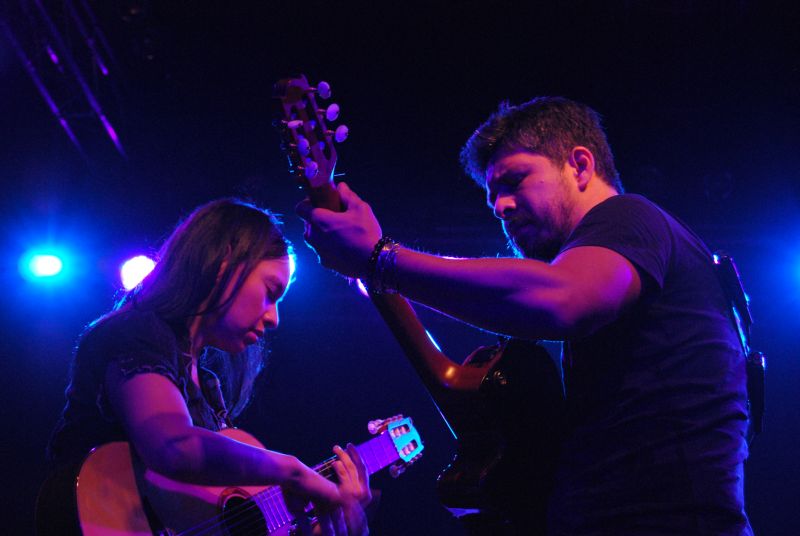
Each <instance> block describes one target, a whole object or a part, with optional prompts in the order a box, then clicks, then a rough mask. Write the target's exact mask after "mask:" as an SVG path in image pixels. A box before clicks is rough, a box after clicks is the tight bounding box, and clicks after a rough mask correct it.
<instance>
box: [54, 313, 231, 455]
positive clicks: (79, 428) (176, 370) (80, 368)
mask: <svg viewBox="0 0 800 536" xmlns="http://www.w3.org/2000/svg"><path fill="white" fill-rule="evenodd" d="M179 333H180V330H179V329H178V328H176V327H173V326H170V325H169V324H168V323H167V322H165V321H164V320H162V319H161V318H159V317H158V316H157V315H156V314H155V313H153V312H147V311H138V310H135V309H132V310H126V311H121V312H116V313H112V314H110V315H108V316H106V317H103V318H101V319H100V320H98V321H96V322H95V323H94V324H92V325H91V326H90V327H89V328H88V329H87V330H86V332H85V333H84V334H83V335H82V337H81V339H80V342H79V344H78V348H77V350H76V352H75V357H74V360H73V363H72V371H71V381H70V384H69V386H68V387H67V392H66V395H67V404H66V406H65V408H64V411H63V413H62V415H61V418H60V420H59V422H58V424H57V426H56V429H55V431H54V433H53V436H52V438H51V440H50V445H49V446H48V457H49V458H50V459H51V461H52V462H54V463H55V464H56V465H58V466H62V465H64V464H68V463H73V462H76V461H80V460H81V459H82V458H83V457H85V456H86V455H87V454H88V453H89V451H91V449H92V448H94V447H96V446H98V445H102V444H104V443H108V442H111V441H126V440H127V437H126V434H125V431H124V429H123V427H122V424H121V423H120V421H119V419H118V418H117V416H116V415H114V410H113V408H112V406H111V403H110V401H109V399H108V392H107V389H108V385H107V383H106V382H107V380H108V379H109V378H110V379H111V381H115V380H114V379H116V381H125V379H127V378H130V377H131V376H133V375H135V374H141V373H146V372H151V373H157V374H161V375H163V376H165V377H166V378H168V379H169V380H170V381H172V383H174V384H175V386H176V387H177V388H178V390H179V391H180V392H181V394H182V395H183V399H184V400H185V401H186V405H187V408H188V409H189V413H190V415H191V417H192V421H193V423H194V424H195V425H196V426H201V427H203V428H207V429H209V430H215V431H216V430H219V429H220V428H221V427H224V426H225V424H224V419H225V415H226V414H225V408H224V402H218V403H217V406H221V407H213V408H212V406H211V405H209V403H208V401H207V400H212V401H214V400H216V401H221V400H222V396H221V394H220V393H219V391H218V389H219V384H218V382H216V381H215V379H216V377H215V376H214V374H213V373H212V372H211V371H209V370H205V369H202V368H201V369H199V376H200V383H201V384H202V385H203V386H204V388H203V389H201V388H198V386H197V385H196V384H195V383H194V382H193V381H192V379H191V376H190V370H189V369H188V367H187V365H189V361H187V358H186V357H185V356H184V354H183V353H182V351H181V348H180V344H179V341H180V339H181V337H180V335H179ZM110 367H112V368H111V369H109V368H110ZM204 390H205V393H204V392H203V391H204ZM212 391H214V392H212Z"/></svg>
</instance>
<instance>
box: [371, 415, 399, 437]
mask: <svg viewBox="0 0 800 536" xmlns="http://www.w3.org/2000/svg"><path fill="white" fill-rule="evenodd" d="M402 418H403V416H402V415H395V416H394V417H389V418H388V419H375V420H374V421H369V422H368V423H367V430H368V431H369V433H370V434H372V435H375V434H379V433H381V432H383V431H384V430H386V427H387V426H388V425H389V423H392V422H394V421H399V420H400V419H402Z"/></svg>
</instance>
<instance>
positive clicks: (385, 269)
mask: <svg viewBox="0 0 800 536" xmlns="http://www.w3.org/2000/svg"><path fill="white" fill-rule="evenodd" d="M398 249H400V244H398V243H397V242H395V241H394V240H392V239H391V238H389V237H388V236H382V237H381V239H380V240H378V243H377V244H375V247H374V248H373V249H372V253H371V254H370V256H369V260H368V261H367V262H368V272H367V288H368V289H369V291H370V292H371V293H372V294H396V293H397V270H396V266H395V261H396V258H397V251H398Z"/></svg>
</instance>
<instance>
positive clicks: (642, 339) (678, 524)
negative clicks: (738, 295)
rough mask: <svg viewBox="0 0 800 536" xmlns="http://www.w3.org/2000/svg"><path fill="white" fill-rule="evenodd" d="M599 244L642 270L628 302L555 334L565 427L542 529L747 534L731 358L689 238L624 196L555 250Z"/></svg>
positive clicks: (710, 275)
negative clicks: (598, 320)
mask: <svg viewBox="0 0 800 536" xmlns="http://www.w3.org/2000/svg"><path fill="white" fill-rule="evenodd" d="M579 246H600V247H604V248H607V249H610V250H613V251H615V252H617V253H619V254H620V255H622V256H624V257H625V258H627V259H628V260H629V261H630V262H631V263H632V264H633V265H634V266H635V267H636V269H637V271H638V273H639V275H640V277H641V280H642V292H641V296H640V299H639V300H638V303H637V304H636V306H635V307H634V308H633V309H632V310H630V311H628V312H627V313H626V314H625V315H624V316H623V317H621V318H619V319H617V320H616V321H614V322H613V323H611V324H609V325H607V326H604V327H603V328H601V329H599V330H597V331H596V332H595V333H592V334H591V335H589V336H587V337H585V338H582V339H579V340H572V341H567V342H566V343H565V344H564V356H563V361H564V362H563V366H564V382H565V389H566V398H567V414H568V434H567V438H566V440H565V444H564V448H563V455H562V459H561V461H560V464H559V470H558V476H557V484H556V490H555V493H554V495H553V498H552V500H551V506H550V526H551V532H552V533H554V534H569V535H577V534H609V535H611V534H648V535H654V534H725V535H733V534H735V535H742V534H751V533H752V531H751V529H750V526H749V523H748V520H747V517H746V515H745V513H744V499H743V462H744V459H745V458H746V456H747V446H746V442H745V439H744V437H745V431H746V425H747V409H746V376H745V366H744V356H743V352H742V349H741V345H740V343H739V341H738V338H737V334H736V332H735V330H734V328H733V324H732V321H731V318H730V317H729V313H728V312H727V308H726V305H725V300H724V295H723V291H722V288H721V286H720V284H719V282H718V281H717V279H716V276H715V274H714V271H713V263H712V260H711V254H710V252H709V251H708V249H707V248H706V246H705V245H704V244H703V243H702V241H701V240H700V239H699V238H698V237H697V236H696V235H695V234H694V233H692V232H691V231H690V230H688V229H687V228H686V227H685V226H684V225H682V224H681V223H679V222H678V221H677V220H675V219H674V218H673V217H671V216H670V215H669V214H667V213H665V212H664V211H663V210H661V209H660V208H658V207H657V206H656V205H654V204H653V203H651V202H650V201H648V200H646V199H645V198H643V197H640V196H637V195H619V196H614V197H612V198H610V199H608V200H606V201H604V202H603V203H600V204H599V205H597V206H596V207H594V208H593V209H592V210H590V211H589V212H588V213H587V214H586V216H585V217H584V218H583V219H582V220H581V222H580V223H579V225H578V226H577V227H576V229H575V230H574V231H573V233H572V234H571V236H570V237H569V238H568V240H567V243H566V245H565V246H564V248H562V251H564V250H567V249H570V248H574V247H579Z"/></svg>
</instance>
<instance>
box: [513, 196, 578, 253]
mask: <svg viewBox="0 0 800 536" xmlns="http://www.w3.org/2000/svg"><path fill="white" fill-rule="evenodd" d="M570 213H571V209H570V206H569V205H568V204H567V203H563V202H562V203H560V204H559V205H558V206H557V207H553V208H552V210H550V211H548V212H547V213H546V214H543V215H542V217H541V218H533V217H530V216H528V217H523V218H522V219H521V220H512V221H510V222H504V223H503V232H504V233H505V235H506V238H508V246H509V247H510V248H511V250H512V251H514V253H515V254H516V255H518V256H520V257H525V258H528V259H537V260H540V261H544V262H551V261H552V260H553V259H555V258H556V256H557V255H558V253H559V252H560V251H561V248H562V247H563V246H564V244H565V243H566V241H567V238H569V235H570V234H571V233H572V225H571V224H570V219H569V214H570Z"/></svg>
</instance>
